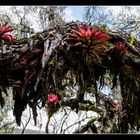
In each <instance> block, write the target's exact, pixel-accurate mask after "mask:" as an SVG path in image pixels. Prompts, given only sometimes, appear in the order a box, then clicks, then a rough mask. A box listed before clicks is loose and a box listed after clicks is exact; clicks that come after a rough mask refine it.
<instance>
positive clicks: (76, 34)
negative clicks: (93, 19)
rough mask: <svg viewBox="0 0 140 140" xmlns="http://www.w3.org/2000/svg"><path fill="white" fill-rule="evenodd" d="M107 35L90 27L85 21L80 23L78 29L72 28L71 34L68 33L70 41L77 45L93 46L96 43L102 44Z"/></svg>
mask: <svg viewBox="0 0 140 140" xmlns="http://www.w3.org/2000/svg"><path fill="white" fill-rule="evenodd" d="M108 39H109V38H108V35H107V34H105V33H102V32H101V31H100V30H99V29H97V28H93V29H92V30H91V29H90V26H88V25H86V24H85V23H83V24H82V26H81V27H79V28H78V30H74V31H73V33H72V34H69V38H68V40H69V41H72V42H73V43H75V45H76V46H77V45H78V46H82V47H92V48H93V47H94V46H97V45H100V46H101V45H103V44H104V43H105V41H107V40H108Z"/></svg>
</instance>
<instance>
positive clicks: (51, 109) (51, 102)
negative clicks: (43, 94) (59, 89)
mask: <svg viewBox="0 0 140 140" xmlns="http://www.w3.org/2000/svg"><path fill="white" fill-rule="evenodd" d="M45 106H46V108H47V109H48V114H49V116H50V117H51V116H52V114H53V113H55V112H56V111H57V110H58V108H59V101H58V96H57V95H56V94H53V93H49V94H48V100H47V101H46V104H45Z"/></svg>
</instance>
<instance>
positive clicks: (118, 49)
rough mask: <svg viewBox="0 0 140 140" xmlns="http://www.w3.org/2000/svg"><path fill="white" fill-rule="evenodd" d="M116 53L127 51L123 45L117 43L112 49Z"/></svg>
mask: <svg viewBox="0 0 140 140" xmlns="http://www.w3.org/2000/svg"><path fill="white" fill-rule="evenodd" d="M113 50H114V51H115V52H117V53H123V52H125V51H126V50H127V47H126V46H125V44H123V43H121V42H120V43H117V44H116V46H115V47H114V49H113Z"/></svg>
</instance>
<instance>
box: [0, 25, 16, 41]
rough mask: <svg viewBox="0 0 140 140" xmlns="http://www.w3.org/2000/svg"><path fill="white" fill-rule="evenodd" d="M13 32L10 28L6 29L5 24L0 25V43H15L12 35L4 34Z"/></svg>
mask: <svg viewBox="0 0 140 140" xmlns="http://www.w3.org/2000/svg"><path fill="white" fill-rule="evenodd" d="M13 30H14V29H13V28H12V27H11V26H7V27H6V24H2V23H0V43H4V41H7V42H12V41H16V39H15V38H14V37H13V36H12V35H10V34H5V33H8V32H11V31H13Z"/></svg>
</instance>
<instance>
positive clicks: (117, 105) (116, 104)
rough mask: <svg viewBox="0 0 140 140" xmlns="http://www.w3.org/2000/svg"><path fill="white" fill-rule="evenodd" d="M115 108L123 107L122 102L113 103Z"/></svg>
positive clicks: (116, 109)
mask: <svg viewBox="0 0 140 140" xmlns="http://www.w3.org/2000/svg"><path fill="white" fill-rule="evenodd" d="M112 108H113V110H115V111H118V110H121V109H122V104H121V103H120V102H116V103H114V104H113V105H112Z"/></svg>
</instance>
